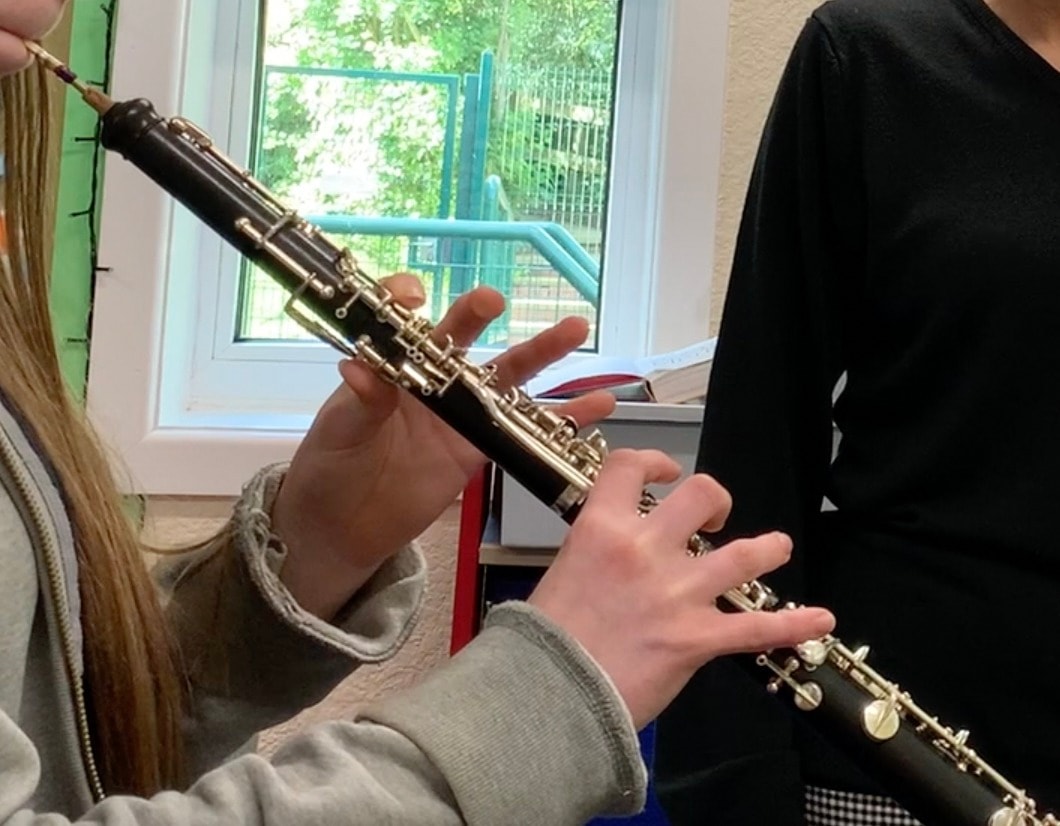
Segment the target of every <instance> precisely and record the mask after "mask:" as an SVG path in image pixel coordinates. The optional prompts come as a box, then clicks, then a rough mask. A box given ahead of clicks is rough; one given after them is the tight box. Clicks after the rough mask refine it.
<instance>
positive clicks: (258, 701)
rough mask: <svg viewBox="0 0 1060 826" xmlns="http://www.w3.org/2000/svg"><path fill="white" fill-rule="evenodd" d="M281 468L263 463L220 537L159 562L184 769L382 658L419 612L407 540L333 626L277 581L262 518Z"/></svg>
mask: <svg viewBox="0 0 1060 826" xmlns="http://www.w3.org/2000/svg"><path fill="white" fill-rule="evenodd" d="M284 471H285V467H284V466H282V465H278V466H273V467H269V468H265V469H264V470H262V471H261V472H260V473H259V474H258V475H257V476H256V477H255V478H254V479H252V480H251V481H250V482H249V483H248V484H247V486H246V488H245V489H244V491H243V495H242V497H241V498H240V500H239V502H238V503H237V504H236V507H235V511H234V514H233V517H232V520H231V522H230V523H229V524H228V526H227V527H226V529H225V530H224V531H223V532H222V533H221V535H219V536H218V537H217V538H216V539H214V540H213V541H212V542H210V543H208V544H207V545H206V546H204V547H203V548H201V549H199V550H197V551H194V552H191V553H187V554H181V555H178V556H175V557H172V558H170V559H168V560H167V561H165V562H164V563H162V564H161V565H160V566H159V569H158V577H157V578H158V580H159V583H160V585H161V586H162V590H163V592H164V595H165V596H166V618H167V620H168V622H169V625H170V628H171V630H172V632H173V635H174V638H175V641H176V643H177V645H178V649H179V651H180V655H181V660H182V664H183V668H184V671H185V673H186V676H187V679H188V686H189V690H190V699H191V703H190V709H189V714H188V717H187V719H186V721H185V735H186V741H187V750H188V758H189V759H188V762H189V767H188V768H189V772H188V773H189V776H190V777H198V776H199V775H201V774H203V773H204V772H205V771H207V770H209V769H211V768H213V767H214V766H216V765H217V764H218V763H219V762H221V761H222V760H224V759H225V758H227V757H228V756H230V755H231V754H233V753H234V752H236V751H238V750H240V749H242V748H244V747H249V746H250V745H252V744H251V743H250V742H249V741H250V739H251V738H252V737H253V736H254V735H256V734H257V733H258V732H260V731H261V730H263V729H265V728H267V727H269V726H272V725H275V724H276V723H279V722H281V721H283V720H287V719H289V718H290V717H292V716H294V715H295V714H297V713H298V712H299V711H301V710H302V709H305V708H307V707H309V706H311V705H314V704H315V703H317V702H319V701H320V700H322V699H323V698H324V697H325V696H326V695H327V694H328V693H329V692H330V691H331V690H332V689H333V688H335V686H336V685H337V684H338V683H339V682H340V681H341V680H342V679H344V678H345V677H347V676H348V675H349V674H350V673H352V672H353V670H354V669H355V668H356V667H357V666H358V665H359V664H361V663H378V662H383V661H385V660H387V659H389V658H390V657H391V656H393V654H394V653H396V652H397V650H398V649H399V648H400V647H401V645H402V644H403V643H404V642H405V640H406V639H407V638H408V635H409V633H410V631H411V629H412V627H413V625H414V623H415V621H416V618H417V617H418V615H419V611H420V606H421V602H422V597H423V591H424V586H425V581H426V577H425V564H424V561H423V558H422V556H421V554H420V553H419V551H418V550H416V549H415V548H414V547H409V548H406V549H404V550H403V551H401V552H400V553H398V555H397V556H395V557H394V558H393V559H391V560H390V561H389V562H387V563H386V564H385V565H384V566H383V567H382V568H381V569H380V570H379V571H378V572H376V574H375V575H374V576H373V577H372V579H370V580H369V581H368V582H367V583H365V585H364V586H363V587H362V588H361V590H360V591H359V592H358V593H357V594H356V595H355V597H354V598H353V599H352V600H351V601H350V602H349V603H348V604H347V605H346V606H345V607H344V608H343V609H342V610H341V611H340V612H339V614H338V616H336V617H335V619H334V620H333V621H332V622H331V623H327V622H324V621H323V620H320V619H319V618H317V617H315V616H313V615H312V614H310V613H308V612H307V611H305V610H303V609H302V608H301V607H300V606H299V605H298V604H297V603H296V602H295V600H294V599H293V597H291V595H290V593H289V592H288V591H287V589H286V588H285V587H284V585H283V583H282V582H281V581H280V577H279V572H280V569H281V567H282V565H283V560H284V556H285V553H286V551H285V549H284V548H283V546H282V545H281V544H280V543H279V541H278V540H277V539H276V538H275V537H274V536H273V535H272V534H271V531H270V527H271V526H270V521H269V512H270V510H271V507H272V501H273V499H274V498H275V495H276V492H277V490H278V489H279V486H280V483H281V481H282V479H283V474H284Z"/></svg>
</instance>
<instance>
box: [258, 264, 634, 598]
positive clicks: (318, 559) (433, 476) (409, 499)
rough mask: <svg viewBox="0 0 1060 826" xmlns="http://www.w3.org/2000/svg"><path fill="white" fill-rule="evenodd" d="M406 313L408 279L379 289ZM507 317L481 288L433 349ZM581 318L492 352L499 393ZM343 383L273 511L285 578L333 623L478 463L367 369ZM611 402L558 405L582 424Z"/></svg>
mask: <svg viewBox="0 0 1060 826" xmlns="http://www.w3.org/2000/svg"><path fill="white" fill-rule="evenodd" d="M384 284H385V286H386V287H387V289H389V290H390V291H391V292H392V293H393V294H394V295H395V297H397V299H398V300H399V301H401V302H402V303H403V304H405V305H406V306H409V307H416V306H419V305H421V304H422V303H423V301H424V295H423V288H422V287H421V286H420V283H419V281H418V280H417V279H416V278H414V277H413V276H411V275H398V276H394V277H392V278H390V279H387V280H386V281H385V282H384ZM503 310H504V299H503V298H502V297H501V296H500V294H499V293H496V292H494V291H493V290H488V289H485V288H479V289H477V290H474V291H472V292H470V293H468V294H467V295H464V296H462V297H460V298H459V299H457V301H456V302H455V303H454V304H453V306H452V308H451V309H450V310H449V312H448V313H447V314H446V316H445V318H444V319H443V320H442V321H441V322H440V323H439V324H438V326H437V328H436V333H437V336H438V338H439V341H441V340H443V338H444V336H446V335H449V336H452V338H453V340H454V341H455V342H456V343H457V344H458V345H460V346H466V345H469V344H471V343H472V342H473V341H474V340H475V339H476V338H477V337H478V336H479V334H480V333H481V332H482V331H483V330H484V329H485V328H486V326H487V325H488V324H489V323H490V322H491V321H492V320H493V319H494V318H496V317H497V316H499V315H500V314H501V312H503ZM587 334H588V326H587V324H586V323H585V321H584V320H582V319H567V320H565V321H562V322H560V323H559V324H557V325H556V326H555V327H553V328H551V329H550V330H547V331H545V332H543V333H541V334H540V335H538V336H536V337H535V338H533V339H532V340H531V341H528V342H526V343H524V344H520V345H518V346H516V347H513V348H512V349H510V350H508V351H507V352H506V353H504V354H502V355H501V356H499V357H498V358H497V359H496V360H495V361H494V362H493V364H494V365H495V366H496V368H497V385H498V387H499V388H500V389H501V390H502V391H503V390H505V389H507V388H509V387H512V386H513V385H517V384H520V383H521V382H523V381H525V380H526V379H527V378H529V377H530V376H532V375H534V374H535V373H537V372H539V371H540V370H541V369H542V368H544V367H545V366H547V365H548V364H551V363H552V362H554V361H556V360H558V359H560V358H562V357H563V356H565V355H566V354H567V353H569V352H570V351H571V350H573V349H574V348H576V347H577V346H578V345H580V344H581V343H582V342H583V341H584V340H585V337H586V335H587ZM340 371H341V373H342V377H343V379H345V384H344V385H343V386H342V387H340V388H339V389H338V390H337V391H336V392H335V393H334V394H333V395H332V396H331V398H330V399H328V401H327V402H326V403H325V404H324V406H323V407H322V408H321V410H320V413H319V414H318V415H317V418H316V421H315V422H314V423H313V426H312V428H311V429H310V431H309V433H308V434H307V435H306V438H305V440H304V441H303V442H302V444H301V446H300V447H299V449H298V451H297V453H296V454H295V457H294V459H293V460H292V462H291V467H290V469H289V470H288V472H287V476H286V478H285V480H284V483H283V485H282V487H281V489H280V492H279V494H278V495H277V499H276V502H275V503H274V505H273V509H272V524H273V530H274V532H275V533H276V534H277V535H278V536H279V537H280V538H281V539H283V541H284V543H285V544H286V545H287V548H288V552H289V553H288V558H287V561H286V562H285V563H284V566H283V570H282V571H281V578H282V579H283V581H284V583H285V585H286V586H287V588H288V590H289V591H290V592H291V594H292V595H293V596H294V597H295V599H297V600H298V602H299V604H301V605H302V607H304V608H305V609H306V610H308V611H311V612H312V613H315V614H317V615H318V616H321V617H325V618H328V617H331V616H333V615H334V613H335V612H336V611H337V610H338V609H339V608H341V607H342V605H344V604H345V603H346V602H347V601H348V600H349V598H350V597H351V596H352V595H353V593H354V592H355V591H356V590H357V589H358V588H360V586H361V585H362V584H364V582H366V581H367V580H368V578H369V577H370V576H371V575H372V574H373V573H374V572H375V571H376V570H378V569H379V567H380V566H381V565H382V564H383V563H384V562H385V561H386V560H387V559H388V558H390V557H391V556H392V555H393V554H394V553H396V552H397V551H398V550H400V548H401V547H403V546H404V545H406V544H407V543H408V542H410V541H411V540H412V539H414V538H415V537H417V536H419V535H420V534H421V533H422V532H423V531H424V530H426V528H427V527H429V526H430V525H431V523H433V522H434V521H435V520H436V519H437V518H438V516H439V515H441V513H442V511H443V510H445V508H446V507H448V506H449V505H450V504H451V503H452V502H453V501H454V500H455V499H456V497H457V495H458V494H459V493H460V491H461V490H463V489H464V487H465V486H466V485H467V483H468V481H469V480H470V479H471V477H472V475H473V474H474V473H475V471H477V470H478V469H479V468H480V467H481V466H482V464H483V462H484V461H485V457H484V456H483V455H482V454H481V453H480V452H479V451H478V450H477V449H475V448H474V447H473V446H472V445H471V444H470V443H468V442H467V441H466V440H465V439H464V438H463V437H461V436H460V435H458V434H457V433H456V432H455V431H454V430H452V429H451V428H450V427H449V426H448V425H446V424H445V423H443V422H442V421H441V420H440V419H439V418H437V417H436V416H435V415H434V414H433V413H431V412H430V411H429V410H428V409H427V408H426V407H425V406H424V405H422V404H421V403H420V402H419V401H418V400H417V399H416V398H415V397H414V396H413V395H412V394H411V393H409V392H407V391H404V390H400V389H399V388H396V387H394V386H392V385H390V384H386V383H384V382H383V381H381V380H379V379H378V378H377V377H376V376H375V375H374V374H373V373H372V372H371V371H370V370H369V369H368V368H367V367H366V366H365V365H363V364H361V363H359V362H355V361H347V362H344V363H343V364H342V365H340ZM613 408H614V400H613V399H612V398H611V396H609V395H607V394H596V395H589V396H584V397H582V398H579V399H575V400H573V401H571V402H569V403H568V404H566V405H563V406H562V407H560V408H558V411H557V412H559V413H560V414H561V415H568V416H571V417H572V418H573V419H575V421H577V422H578V423H579V424H580V425H586V424H589V423H591V422H594V421H596V420H598V419H600V418H603V417H604V416H607V415H608V414H609V413H610V412H611V410H612V409H613Z"/></svg>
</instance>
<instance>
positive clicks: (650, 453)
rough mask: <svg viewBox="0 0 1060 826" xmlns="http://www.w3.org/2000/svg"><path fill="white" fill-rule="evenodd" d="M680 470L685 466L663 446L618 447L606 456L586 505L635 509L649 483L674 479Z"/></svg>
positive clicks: (631, 510)
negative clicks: (665, 451)
mask: <svg viewBox="0 0 1060 826" xmlns="http://www.w3.org/2000/svg"><path fill="white" fill-rule="evenodd" d="M680 473H681V466H680V465H679V464H678V463H677V462H675V461H674V460H673V459H671V458H670V457H669V456H667V455H666V454H665V453H663V452H662V451H660V450H629V449H622V450H616V451H614V452H613V453H611V454H610V455H609V456H608V457H607V459H605V460H604V464H603V467H602V468H601V469H600V473H599V474H598V475H597V477H596V481H595V482H594V483H593V487H592V489H591V490H590V491H589V496H588V499H587V501H586V507H587V508H588V507H601V506H603V507H611V508H618V509H620V510H628V511H629V512H634V511H635V510H636V507H637V505H638V504H639V503H640V497H641V493H642V491H643V490H644V487H645V486H646V485H649V484H651V483H653V482H672V481H673V480H674V479H676V478H677V477H678V476H679V475H680Z"/></svg>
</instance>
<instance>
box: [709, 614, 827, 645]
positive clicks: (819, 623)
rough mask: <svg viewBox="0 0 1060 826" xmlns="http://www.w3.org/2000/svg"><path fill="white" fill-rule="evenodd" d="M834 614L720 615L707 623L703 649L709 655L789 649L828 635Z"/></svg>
mask: <svg viewBox="0 0 1060 826" xmlns="http://www.w3.org/2000/svg"><path fill="white" fill-rule="evenodd" d="M834 628H835V617H833V616H832V614H831V613H829V612H828V611H826V610H824V609H823V608H796V609H790V610H789V609H784V610H782V611H754V612H751V613H747V614H721V615H718V616H717V617H716V619H715V621H713V622H711V623H709V624H708V629H707V632H706V644H705V646H704V647H705V648H706V649H707V650H708V651H709V652H710V656H714V657H718V656H725V655H727V654H738V653H756V652H760V651H771V650H773V649H775V648H789V647H791V646H795V645H799V644H800V643H803V642H806V640H813V639H818V638H819V637H823V636H825V635H826V634H830V633H831V632H832V629H834Z"/></svg>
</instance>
